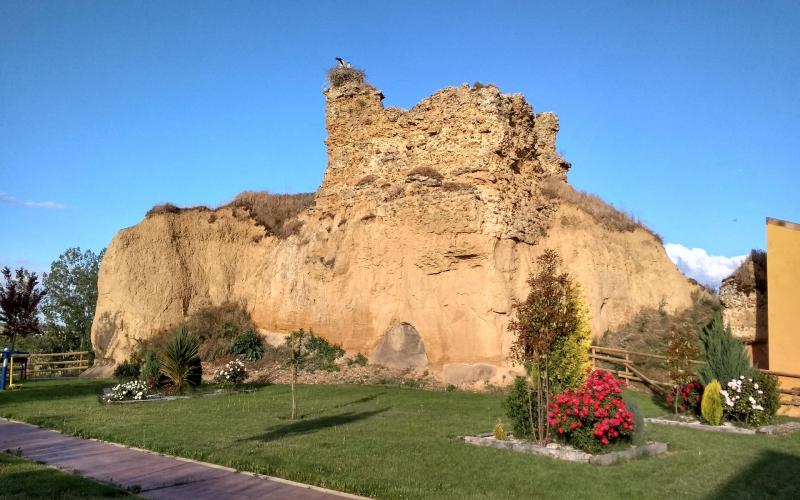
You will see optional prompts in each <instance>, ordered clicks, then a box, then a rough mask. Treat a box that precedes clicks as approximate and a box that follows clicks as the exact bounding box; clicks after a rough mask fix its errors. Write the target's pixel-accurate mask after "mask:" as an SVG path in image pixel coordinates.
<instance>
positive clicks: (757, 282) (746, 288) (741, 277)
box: [725, 250, 767, 295]
mask: <svg viewBox="0 0 800 500" xmlns="http://www.w3.org/2000/svg"><path fill="white" fill-rule="evenodd" d="M727 280H733V282H734V283H736V288H737V289H738V290H739V291H740V292H742V293H744V294H745V295H750V294H751V293H753V292H755V291H758V293H760V294H764V293H767V252H765V251H764V250H751V251H750V255H748V256H747V258H746V259H745V260H744V262H742V264H741V265H740V266H739V267H738V268H737V269H736V271H734V272H733V274H731V275H730V276H729V277H727V278H725V281H727Z"/></svg>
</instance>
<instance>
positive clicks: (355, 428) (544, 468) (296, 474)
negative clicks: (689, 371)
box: [0, 380, 800, 499]
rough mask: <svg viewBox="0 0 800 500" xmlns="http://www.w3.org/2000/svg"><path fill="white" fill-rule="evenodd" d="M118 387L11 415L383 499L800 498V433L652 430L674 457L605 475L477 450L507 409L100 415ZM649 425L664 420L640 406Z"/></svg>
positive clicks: (332, 401)
mask: <svg viewBox="0 0 800 500" xmlns="http://www.w3.org/2000/svg"><path fill="white" fill-rule="evenodd" d="M109 385H110V382H109V381H106V382H97V381H84V380H80V381H77V380H69V381H66V380H64V381H49V382H36V383H28V384H25V387H24V388H23V389H22V390H19V391H13V392H5V393H0V415H2V416H6V417H10V418H14V419H18V420H24V421H27V422H31V423H34V424H39V425H42V426H46V427H50V428H54V429H59V430H62V431H65V432H68V433H71V434H76V435H80V436H86V437H89V436H91V437H95V438H100V439H105V440H109V441H115V442H118V443H124V444H128V445H132V446H137V447H142V448H148V449H151V450H156V451H161V452H166V453H170V454H174V455H180V456H184V457H190V458H195V459H199V460H203V461H207V462H214V463H218V464H222V465H227V466H230V467H235V468H237V469H241V470H249V471H255V472H260V473H264V474H270V475H274V476H279V477H283V478H287V479H292V480H295V481H301V482H306V483H311V484H316V485H319V486H324V487H328V488H334V489H338V490H344V491H348V492H352V493H358V494H362V495H366V496H373V497H379V498H442V497H447V498H459V499H464V498H514V497H517V498H530V497H537V498H538V497H548V498H565V497H578V498H580V497H587V498H731V497H736V498H765V497H773V498H776V497H778V498H792V497H793V498H798V496H800V483H798V477H800V433H797V434H795V435H793V436H790V437H787V438H770V437H766V436H743V435H729V434H718V433H710V432H699V431H693V430H690V429H680V428H672V427H660V426H655V425H651V426H649V427H648V434H649V439H654V440H659V441H666V442H668V443H669V444H670V447H671V450H672V451H671V453H670V454H669V455H668V456H666V457H661V458H652V459H647V460H640V461H635V462H628V463H624V464H619V465H615V466H610V467H597V466H592V465H586V464H574V463H567V462H561V461H556V460H553V459H548V458H544V457H535V456H529V455H521V454H518V453H514V452H511V451H507V450H495V449H488V448H479V447H475V446H470V445H466V444H464V443H463V442H461V441H459V440H458V438H457V436H460V435H465V434H475V433H479V432H486V431H488V430H490V429H491V427H492V424H493V423H494V421H495V420H496V418H497V417H501V416H503V415H502V410H501V409H500V401H501V396H500V395H496V394H471V393H464V392H426V391H421V390H415V389H404V388H397V387H384V386H356V385H336V386H330V385H329V386H302V387H300V388H299V413H300V415H302V417H303V418H302V419H301V420H299V421H295V422H291V421H288V420H286V416H287V414H288V410H289V388H288V387H287V386H267V387H262V388H259V389H258V390H256V391H254V392H251V393H246V394H236V395H227V396H217V397H203V398H196V399H189V400H179V401H168V402H159V403H146V404H137V405H110V406H106V405H101V404H99V403H98V402H97V398H96V394H97V393H98V392H99V391H100V389H101V388H102V387H104V386H106V387H107V386H109ZM629 396H631V397H634V398H636V399H637V401H638V402H639V404H640V407H641V408H642V410H643V413H645V415H648V416H653V415H659V414H662V413H663V410H661V409H660V408H658V407H657V406H656V405H655V404H653V403H652V402H651V401H650V400H649V399H648V398H647V397H645V396H642V395H638V394H634V393H631V394H630V395H629Z"/></svg>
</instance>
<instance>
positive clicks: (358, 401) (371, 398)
mask: <svg viewBox="0 0 800 500" xmlns="http://www.w3.org/2000/svg"><path fill="white" fill-rule="evenodd" d="M384 394H386V391H381V392H376V393H375V394H370V395H369V396H364V397H363V398H358V399H354V400H353V401H348V402H347V403H341V404H338V405H336V406H334V407H333V409H337V408H344V407H345V406H350V405H357V404H361V403H369V402H370V401H374V400H375V399H377V398H378V396H383V395H384Z"/></svg>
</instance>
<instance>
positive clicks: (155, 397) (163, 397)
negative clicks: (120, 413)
mask: <svg viewBox="0 0 800 500" xmlns="http://www.w3.org/2000/svg"><path fill="white" fill-rule="evenodd" d="M248 392H253V389H241V390H238V391H220V390H218V391H214V392H206V393H203V394H197V395H194V396H166V395H163V394H150V395H149V396H145V399H126V400H123V401H104V403H105V404H109V405H122V404H134V403H153V402H156V401H176V400H178V399H194V398H208V397H212V396H230V395H233V394H245V393H248Z"/></svg>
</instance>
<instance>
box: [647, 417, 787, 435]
mask: <svg viewBox="0 0 800 500" xmlns="http://www.w3.org/2000/svg"><path fill="white" fill-rule="evenodd" d="M644 421H645V422H647V423H650V424H659V425H672V426H675V427H687V428H690V429H697V430H701V431H706V432H727V433H730V434H748V435H753V434H766V435H768V436H785V435H787V434H791V433H793V432H797V431H800V422H785V423H782V424H774V425H762V426H761V427H758V428H755V429H748V428H746V427H736V426H735V425H733V424H731V423H730V422H725V423H724V424H722V425H708V424H704V423H702V422H700V421H699V420H695V419H691V420H689V419H686V420H672V419H669V418H646V419H644Z"/></svg>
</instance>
